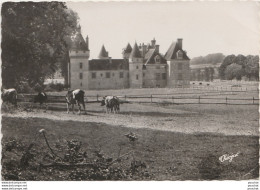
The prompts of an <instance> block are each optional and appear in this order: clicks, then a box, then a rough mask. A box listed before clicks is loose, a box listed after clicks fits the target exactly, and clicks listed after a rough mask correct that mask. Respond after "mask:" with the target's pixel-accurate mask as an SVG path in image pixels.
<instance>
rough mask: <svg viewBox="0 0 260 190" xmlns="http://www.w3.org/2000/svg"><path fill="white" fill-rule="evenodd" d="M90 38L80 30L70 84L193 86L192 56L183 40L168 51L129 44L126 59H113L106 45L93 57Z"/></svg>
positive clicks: (72, 56) (72, 53)
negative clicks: (185, 49) (90, 57)
mask: <svg viewBox="0 0 260 190" xmlns="http://www.w3.org/2000/svg"><path fill="white" fill-rule="evenodd" d="M89 53H90V50H89V39H88V37H87V38H86V40H84V39H83V37H82V35H81V33H77V35H76V36H75V38H74V40H73V44H72V47H71V49H70V52H69V56H70V62H69V64H68V83H69V86H70V88H72V89H76V88H81V89H85V90H87V89H120V88H154V87H169V88H174V87H189V85H190V59H189V57H188V56H187V54H186V52H185V51H184V50H183V49H182V39H178V40H177V42H173V43H172V44H171V46H170V47H169V49H168V51H167V52H166V54H165V55H164V56H163V55H162V54H160V51H159V45H157V44H156V40H155V39H153V40H152V41H151V44H147V45H144V43H143V44H140V45H137V43H135V44H134V46H133V47H131V45H130V44H129V43H128V44H127V46H126V48H125V49H124V50H123V52H122V55H123V58H122V59H112V58H111V57H109V54H108V52H107V51H106V49H105V46H104V45H103V46H102V48H101V51H100V54H99V56H98V59H92V60H89Z"/></svg>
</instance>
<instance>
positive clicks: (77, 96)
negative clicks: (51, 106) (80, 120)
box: [66, 89, 86, 113]
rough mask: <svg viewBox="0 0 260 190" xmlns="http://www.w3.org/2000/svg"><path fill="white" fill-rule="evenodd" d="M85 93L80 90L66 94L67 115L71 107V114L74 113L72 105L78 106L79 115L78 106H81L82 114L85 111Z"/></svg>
mask: <svg viewBox="0 0 260 190" xmlns="http://www.w3.org/2000/svg"><path fill="white" fill-rule="evenodd" d="M84 96H85V92H84V91H83V90H81V89H77V90H69V91H68V92H67V94H66V102H67V113H69V111H70V110H69V107H70V105H71V106H72V112H73V113H74V104H78V106H79V113H81V107H80V104H82V105H83V108H84V112H85V113H86V110H85V102H84Z"/></svg>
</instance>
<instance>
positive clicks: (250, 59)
mask: <svg viewBox="0 0 260 190" xmlns="http://www.w3.org/2000/svg"><path fill="white" fill-rule="evenodd" d="M245 75H246V76H247V77H248V78H249V79H251V78H254V79H256V80H259V56H258V55H257V56H252V55H249V56H247V63H246V65H245Z"/></svg>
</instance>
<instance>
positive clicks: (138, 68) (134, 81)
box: [129, 43, 143, 88]
mask: <svg viewBox="0 0 260 190" xmlns="http://www.w3.org/2000/svg"><path fill="white" fill-rule="evenodd" d="M129 82H130V88H142V85H143V58H142V55H141V52H140V51H139V48H138V46H137V43H135V45H134V47H133V49H132V51H131V54H130V56H129Z"/></svg>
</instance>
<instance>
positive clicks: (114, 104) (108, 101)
mask: <svg viewBox="0 0 260 190" xmlns="http://www.w3.org/2000/svg"><path fill="white" fill-rule="evenodd" d="M104 105H106V108H107V109H106V113H109V112H112V111H113V110H114V113H116V112H119V111H120V102H119V99H118V98H117V97H116V96H105V97H103V100H102V101H101V106H104Z"/></svg>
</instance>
